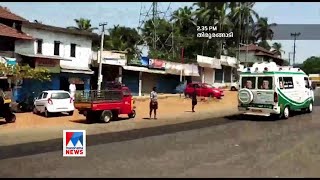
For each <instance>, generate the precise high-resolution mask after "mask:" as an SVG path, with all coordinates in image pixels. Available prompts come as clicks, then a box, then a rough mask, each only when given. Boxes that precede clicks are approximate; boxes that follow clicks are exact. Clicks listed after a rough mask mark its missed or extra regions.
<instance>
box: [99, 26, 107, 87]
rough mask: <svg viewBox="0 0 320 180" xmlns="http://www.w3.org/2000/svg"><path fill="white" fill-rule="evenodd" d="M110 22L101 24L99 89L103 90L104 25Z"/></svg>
mask: <svg viewBox="0 0 320 180" xmlns="http://www.w3.org/2000/svg"><path fill="white" fill-rule="evenodd" d="M107 24H108V23H106V22H105V23H100V24H99V26H102V33H101V46H100V57H99V74H98V91H100V90H101V83H102V52H103V41H104V26H106V25H107Z"/></svg>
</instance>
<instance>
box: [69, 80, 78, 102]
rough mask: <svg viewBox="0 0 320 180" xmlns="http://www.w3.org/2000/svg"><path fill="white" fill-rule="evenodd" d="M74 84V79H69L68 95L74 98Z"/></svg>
mask: <svg viewBox="0 0 320 180" xmlns="http://www.w3.org/2000/svg"><path fill="white" fill-rule="evenodd" d="M76 90H77V88H76V85H75V84H74V81H71V83H70V85H69V91H70V95H71V97H72V98H73V99H74V97H75V94H76Z"/></svg>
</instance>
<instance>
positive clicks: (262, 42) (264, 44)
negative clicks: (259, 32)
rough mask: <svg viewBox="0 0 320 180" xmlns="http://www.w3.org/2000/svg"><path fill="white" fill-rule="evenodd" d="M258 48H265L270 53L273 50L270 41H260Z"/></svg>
mask: <svg viewBox="0 0 320 180" xmlns="http://www.w3.org/2000/svg"><path fill="white" fill-rule="evenodd" d="M258 46H260V47H263V48H264V49H266V50H268V51H270V49H271V46H270V45H269V43H268V41H266V40H263V41H260V42H259V43H258Z"/></svg>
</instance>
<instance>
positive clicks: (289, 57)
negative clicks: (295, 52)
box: [288, 52, 292, 65]
mask: <svg viewBox="0 0 320 180" xmlns="http://www.w3.org/2000/svg"><path fill="white" fill-rule="evenodd" d="M288 54H289V65H291V54H292V52H289V53H288Z"/></svg>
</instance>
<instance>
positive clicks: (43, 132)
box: [0, 91, 237, 146]
mask: <svg viewBox="0 0 320 180" xmlns="http://www.w3.org/2000/svg"><path fill="white" fill-rule="evenodd" d="M225 94H226V95H225V97H224V98H223V99H222V100H212V101H200V102H199V103H198V105H197V107H196V112H195V113H192V112H190V110H191V107H190V106H191V101H190V99H184V98H180V97H170V98H166V99H160V100H159V111H158V120H153V119H152V120H149V119H145V118H147V117H148V105H149V104H148V103H149V101H148V100H146V101H142V100H139V101H136V107H137V109H136V111H137V116H136V118H135V119H125V118H124V120H119V121H115V122H111V123H108V124H102V123H96V124H86V123H85V118H84V116H82V115H79V114H78V113H75V114H74V115H73V116H72V117H70V116H62V117H52V118H44V117H42V116H38V115H34V114H32V113H23V114H17V122H16V123H14V124H3V125H0V146H4V145H10V144H20V143H27V142H34V141H44V140H48V139H53V138H60V137H62V130H64V129H85V130H87V134H99V133H106V132H118V131H126V130H132V129H140V128H148V127H155V126H161V125H168V124H176V123H182V122H188V121H195V120H201V119H207V118H214V117H221V116H226V115H231V114H235V113H237V109H236V107H237V103H236V102H237V98H236V97H237V93H236V92H230V91H226V92H225ZM124 117H125V116H124ZM0 122H1V121H0Z"/></svg>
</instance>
